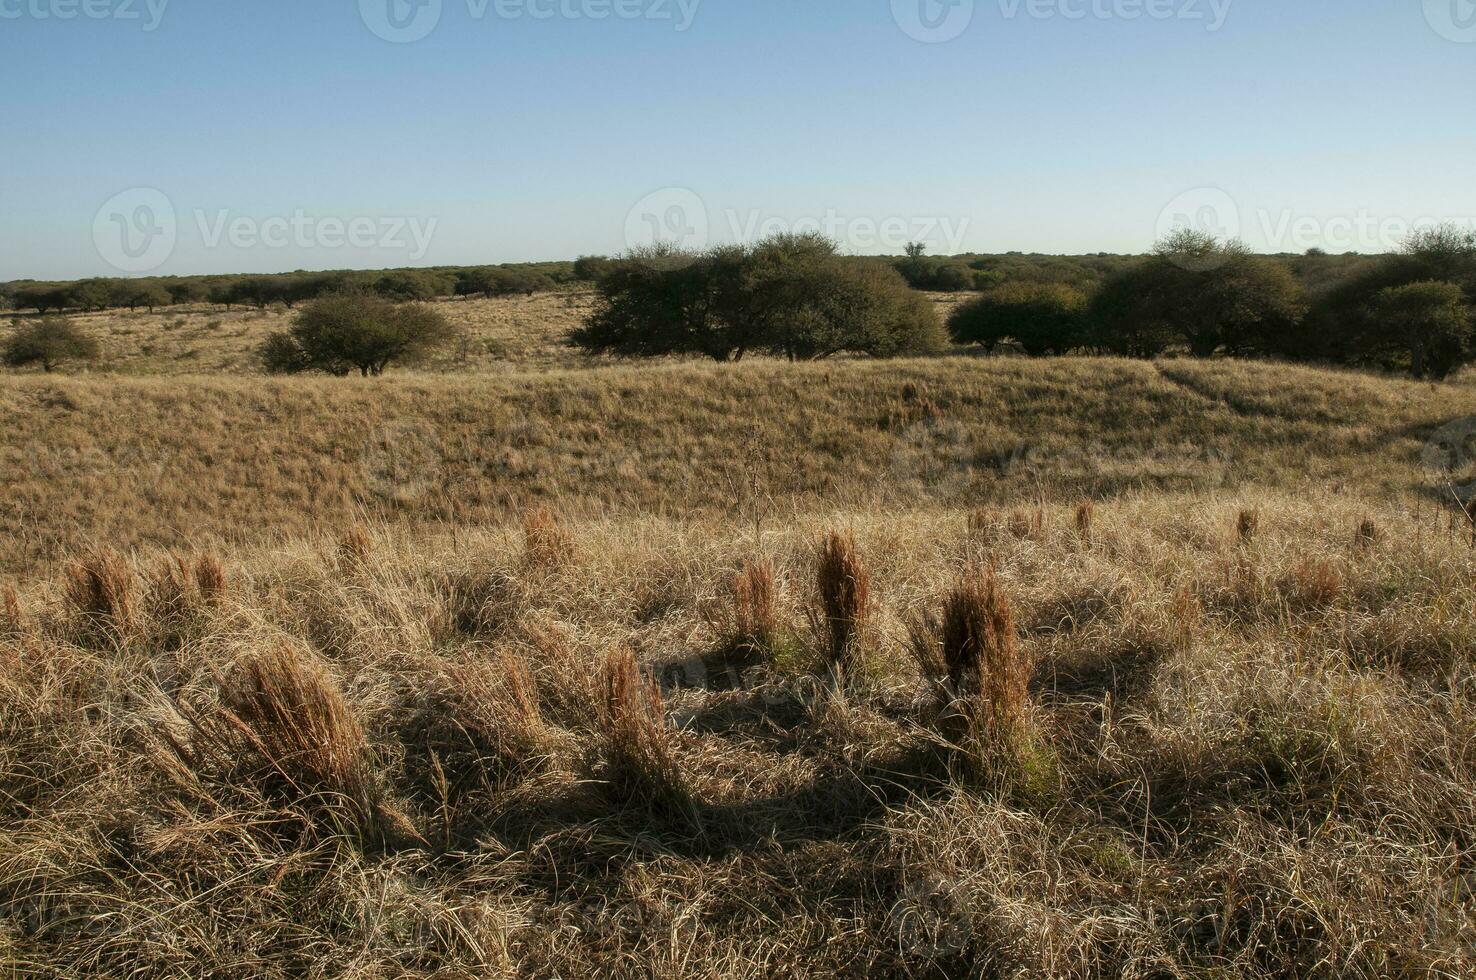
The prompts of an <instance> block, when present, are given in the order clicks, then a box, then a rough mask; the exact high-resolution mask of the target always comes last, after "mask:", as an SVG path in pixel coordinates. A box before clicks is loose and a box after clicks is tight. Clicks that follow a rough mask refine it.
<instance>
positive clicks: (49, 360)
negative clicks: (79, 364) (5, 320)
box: [0, 316, 98, 374]
mask: <svg viewBox="0 0 1476 980" xmlns="http://www.w3.org/2000/svg"><path fill="white" fill-rule="evenodd" d="M97 356H98V346H97V341H96V340H94V339H93V338H92V337H90V336H89V335H88V334H86V333H85V332H83V330H82V329H81V328H79V327H78V326H77V325H76V324H74V323H73V322H72V321H71V320H66V319H62V318H61V317H54V316H48V317H43V318H41V319H40V320H37V321H36V322H34V323H29V324H26V325H25V326H21V327H18V328H17V329H16V331H15V333H14V334H12V335H11V338H10V340H9V341H7V342H6V344H5V349H4V351H3V353H0V357H3V359H4V361H5V363H6V364H7V365H9V366H10V367H26V366H27V365H31V364H39V365H41V369H42V370H43V371H45V372H47V373H48V374H49V373H51V372H52V371H53V370H55V369H56V367H57V365H59V364H61V363H63V362H65V361H92V360H96V359H97Z"/></svg>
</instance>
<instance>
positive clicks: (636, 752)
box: [600, 648, 697, 827]
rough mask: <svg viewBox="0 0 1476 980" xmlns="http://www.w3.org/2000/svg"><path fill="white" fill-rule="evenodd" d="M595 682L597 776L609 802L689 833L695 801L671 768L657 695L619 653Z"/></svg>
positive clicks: (626, 653) (627, 654)
mask: <svg viewBox="0 0 1476 980" xmlns="http://www.w3.org/2000/svg"><path fill="white" fill-rule="evenodd" d="M601 677H602V681H603V687H604V691H603V693H604V699H603V704H602V707H603V711H602V713H601V716H600V724H601V729H602V734H603V736H604V770H603V776H604V781H605V784H606V786H607V787H608V788H609V791H610V794H611V796H612V798H613V799H615V800H616V801H617V802H619V803H620V804H622V805H627V806H636V807H639V808H642V809H646V810H648V811H650V812H651V813H652V814H653V815H656V816H658V817H660V818H661V819H663V820H665V821H671V820H675V821H680V822H683V823H686V824H688V825H689V826H692V827H695V826H696V824H697V812H696V804H695V800H694V798H693V795H692V790H691V787H690V786H689V785H688V782H687V779H686V777H685V776H684V774H683V773H682V770H681V767H680V766H679V765H678V764H677V760H676V756H675V753H674V751H673V746H672V738H671V733H670V731H669V730H668V729H667V727H666V706H665V705H664V704H663V702H662V699H661V691H660V689H659V688H658V687H657V686H656V685H655V684H653V683H651V681H650V680H649V679H648V678H646V677H645V676H644V675H643V674H642V673H641V671H640V668H639V667H637V665H636V660H635V654H634V653H632V652H631V651H630V650H629V649H625V648H622V649H620V650H617V651H615V652H614V653H611V654H610V655H609V656H608V657H606V658H605V662H604V666H603V668H602V671H601Z"/></svg>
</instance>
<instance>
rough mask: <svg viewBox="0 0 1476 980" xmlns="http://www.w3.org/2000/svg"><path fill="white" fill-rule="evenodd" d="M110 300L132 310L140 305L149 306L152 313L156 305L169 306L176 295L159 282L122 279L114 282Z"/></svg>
mask: <svg viewBox="0 0 1476 980" xmlns="http://www.w3.org/2000/svg"><path fill="white" fill-rule="evenodd" d="M109 302H110V304H111V305H113V306H126V307H128V308H129V309H130V310H136V309H138V308H139V307H140V306H143V307H147V308H148V310H149V312H150V313H152V312H154V307H156V306H169V305H170V304H171V303H173V302H174V297H173V296H172V295H170V293H169V290H167V289H165V288H164V287H163V286H161V285H160V284H159V283H157V282H152V281H149V280H143V281H132V280H128V279H120V280H118V281H117V282H116V283H114V284H113V289H112V295H111V296H110V297H109Z"/></svg>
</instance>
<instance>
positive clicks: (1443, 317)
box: [1372, 282, 1473, 381]
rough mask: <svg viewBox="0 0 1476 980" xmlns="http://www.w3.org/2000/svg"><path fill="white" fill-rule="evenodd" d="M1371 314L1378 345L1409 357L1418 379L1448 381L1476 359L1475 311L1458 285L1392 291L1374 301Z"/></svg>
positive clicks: (1419, 284) (1414, 285)
mask: <svg viewBox="0 0 1476 980" xmlns="http://www.w3.org/2000/svg"><path fill="white" fill-rule="evenodd" d="M1372 314H1373V317H1374V322H1375V326H1374V329H1375V331H1376V332H1377V335H1378V338H1379V341H1381V342H1382V343H1383V344H1386V345H1388V346H1390V347H1394V348H1397V349H1399V350H1400V351H1401V352H1403V353H1405V354H1406V355H1407V357H1408V359H1409V372H1410V374H1412V375H1414V376H1415V377H1416V378H1431V379H1434V380H1437V381H1438V380H1443V379H1444V378H1446V377H1448V376H1450V374H1451V373H1452V372H1454V371H1455V370H1456V369H1457V368H1459V367H1460V366H1461V365H1463V364H1466V363H1467V362H1469V361H1470V360H1471V358H1472V354H1473V349H1472V341H1473V334H1472V317H1471V308H1470V307H1469V306H1468V305H1467V304H1466V297H1465V293H1464V292H1463V291H1462V290H1461V287H1460V286H1457V285H1456V284H1455V283H1451V282H1417V283H1410V284H1409V285H1407V286H1390V287H1388V288H1385V289H1382V290H1380V291H1379V292H1378V294H1377V295H1375V296H1374V299H1373V308H1372Z"/></svg>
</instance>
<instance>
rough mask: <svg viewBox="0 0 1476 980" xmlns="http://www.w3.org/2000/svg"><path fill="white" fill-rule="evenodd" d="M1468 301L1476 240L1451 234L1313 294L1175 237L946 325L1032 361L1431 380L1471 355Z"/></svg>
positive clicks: (1228, 254)
mask: <svg viewBox="0 0 1476 980" xmlns="http://www.w3.org/2000/svg"><path fill="white" fill-rule="evenodd" d="M1313 258H1316V257H1315V256H1314V257H1313ZM1473 303H1476V233H1473V232H1470V231H1466V230H1463V229H1460V228H1457V227H1454V226H1448V225H1447V226H1440V227H1434V228H1427V229H1424V230H1421V231H1418V232H1416V233H1415V234H1413V235H1412V236H1411V237H1410V238H1409V240H1408V241H1407V242H1406V243H1405V245H1404V247H1403V248H1402V249H1401V250H1400V252H1398V253H1397V254H1394V255H1388V256H1381V257H1377V258H1374V259H1371V260H1369V261H1367V262H1364V263H1361V264H1360V265H1359V266H1357V267H1356V270H1355V271H1354V273H1353V274H1352V275H1348V276H1346V277H1344V278H1342V279H1341V280H1338V281H1336V282H1334V284H1332V285H1331V286H1327V287H1325V288H1323V289H1322V290H1321V291H1320V292H1317V293H1314V292H1312V291H1310V290H1309V289H1308V288H1307V286H1306V284H1305V283H1304V282H1303V281H1301V280H1300V279H1299V278H1298V277H1297V276H1295V275H1293V273H1292V270H1291V269H1290V268H1289V267H1288V265H1287V264H1286V263H1285V262H1282V261H1279V260H1278V259H1275V258H1272V257H1268V256H1262V255H1256V254H1253V253H1251V252H1250V251H1249V250H1248V249H1247V248H1246V247H1245V246H1244V245H1242V244H1241V243H1239V242H1235V241H1222V240H1220V239H1217V238H1216V237H1214V236H1212V235H1206V234H1202V233H1199V232H1195V231H1180V232H1177V233H1175V234H1173V235H1170V236H1169V237H1167V238H1165V239H1164V240H1163V241H1161V242H1159V244H1158V246H1157V247H1156V248H1155V250H1154V252H1153V254H1152V255H1150V256H1148V257H1147V258H1146V259H1143V260H1141V261H1139V262H1136V263H1134V264H1132V265H1130V266H1127V267H1124V268H1122V269H1119V270H1118V271H1116V272H1115V273H1113V274H1112V275H1110V276H1108V277H1107V278H1106V279H1105V280H1104V281H1103V282H1102V283H1101V284H1100V286H1098V287H1096V288H1095V289H1092V290H1090V291H1088V290H1084V289H1081V288H1078V287H1075V286H1068V285H1061V284H1056V283H1007V284H1005V285H1003V286H1000V287H998V288H995V289H992V290H988V291H986V292H985V293H984V294H983V295H981V296H979V297H978V298H976V299H974V300H972V301H970V302H968V303H966V304H964V305H963V306H961V307H959V308H958V309H957V310H956V311H955V312H954V314H953V315H952V316H951V318H950V320H949V330H950V333H951V334H952V336H953V339H954V340H955V341H956V342H958V343H962V344H978V345H982V346H983V347H984V348H986V349H988V350H993V349H995V348H996V347H997V346H998V345H1000V344H1004V343H1013V344H1014V345H1016V346H1018V347H1019V348H1020V349H1021V350H1023V351H1024V352H1025V353H1026V354H1030V355H1034V356H1045V355H1058V354H1067V353H1072V352H1087V353H1104V354H1117V355H1121V356H1127V357H1157V356H1159V355H1162V354H1165V353H1170V352H1182V353H1188V354H1191V355H1193V356H1197V357H1209V356H1213V355H1216V354H1229V355H1237V356H1265V357H1278V358H1283V359H1288V360H1300V361H1317V362H1322V363H1338V364H1349V365H1358V366H1364V367H1374V368H1380V369H1384V370H1402V371H1407V372H1409V373H1410V374H1412V375H1414V376H1415V377H1418V378H1429V379H1435V380H1438V379H1442V378H1445V377H1448V376H1449V375H1450V374H1451V373H1453V372H1454V371H1456V370H1458V369H1459V368H1461V367H1463V366H1464V365H1466V364H1468V363H1470V362H1471V361H1472V360H1476V334H1473V324H1476V318H1473V314H1472V307H1473Z"/></svg>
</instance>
